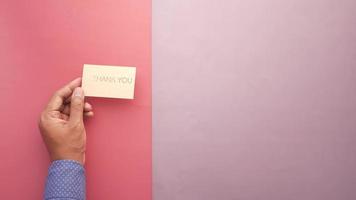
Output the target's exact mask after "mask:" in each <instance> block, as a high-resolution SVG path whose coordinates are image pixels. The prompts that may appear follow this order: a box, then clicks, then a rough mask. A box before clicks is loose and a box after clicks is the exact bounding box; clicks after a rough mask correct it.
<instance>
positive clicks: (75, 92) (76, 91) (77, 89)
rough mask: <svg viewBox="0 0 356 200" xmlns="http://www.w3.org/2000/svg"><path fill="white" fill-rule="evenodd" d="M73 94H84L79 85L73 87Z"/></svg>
mask: <svg viewBox="0 0 356 200" xmlns="http://www.w3.org/2000/svg"><path fill="white" fill-rule="evenodd" d="M73 95H74V96H75V97H83V96H84V95H83V89H82V88H80V87H77V88H75V89H74V92H73Z"/></svg>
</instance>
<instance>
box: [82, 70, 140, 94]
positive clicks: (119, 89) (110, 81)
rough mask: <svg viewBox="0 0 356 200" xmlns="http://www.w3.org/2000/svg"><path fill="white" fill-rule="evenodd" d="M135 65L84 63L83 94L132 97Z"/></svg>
mask: <svg viewBox="0 0 356 200" xmlns="http://www.w3.org/2000/svg"><path fill="white" fill-rule="evenodd" d="M135 75H136V67H122V66H107V65H90V64H84V67H83V77H82V88H83V90H84V94H85V96H92V97H108V98H121V99H133V98H134V90H135Z"/></svg>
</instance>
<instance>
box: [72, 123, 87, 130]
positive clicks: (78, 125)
mask: <svg viewBox="0 0 356 200" xmlns="http://www.w3.org/2000/svg"><path fill="white" fill-rule="evenodd" d="M70 129H71V130H72V131H82V130H84V125H83V124H82V123H74V124H72V125H71V126H70Z"/></svg>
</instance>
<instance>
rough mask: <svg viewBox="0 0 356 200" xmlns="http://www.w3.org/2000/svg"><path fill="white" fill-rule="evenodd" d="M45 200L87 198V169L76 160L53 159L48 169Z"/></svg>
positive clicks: (81, 199)
mask: <svg viewBox="0 0 356 200" xmlns="http://www.w3.org/2000/svg"><path fill="white" fill-rule="evenodd" d="M44 199H45V200H52V199H75V200H84V199H85V170H84V167H83V165H81V164H80V163H79V162H77V161H74V160H56V161H53V162H52V164H51V166H50V167H49V169H48V176H47V181H46V187H45V194H44Z"/></svg>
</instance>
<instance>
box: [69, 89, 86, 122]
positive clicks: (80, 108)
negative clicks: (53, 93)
mask: <svg viewBox="0 0 356 200" xmlns="http://www.w3.org/2000/svg"><path fill="white" fill-rule="evenodd" d="M83 112H84V92H83V89H82V88H80V87H77V88H75V89H74V92H73V94H72V99H71V103H70V116H69V122H70V123H72V124H77V123H83Z"/></svg>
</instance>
